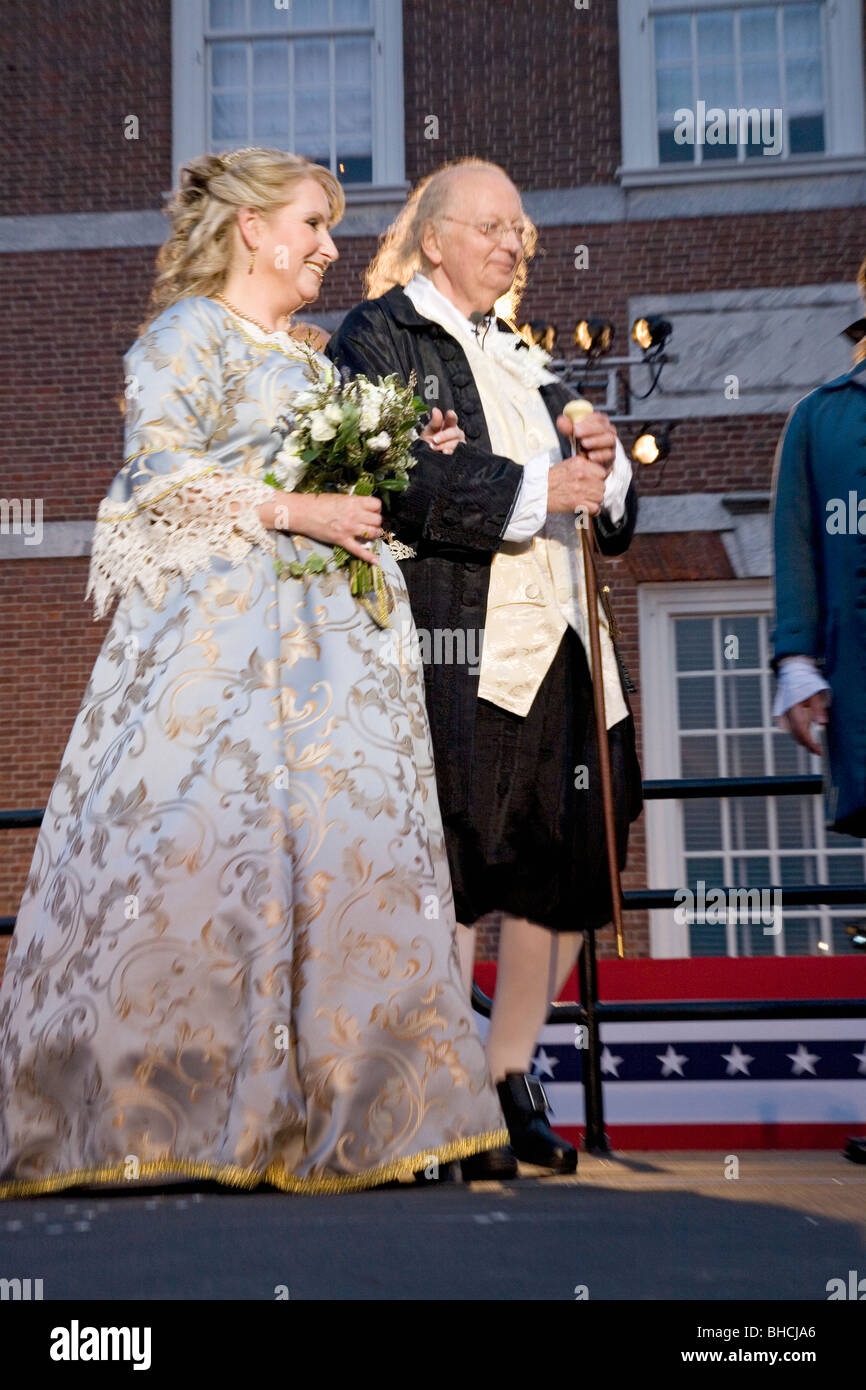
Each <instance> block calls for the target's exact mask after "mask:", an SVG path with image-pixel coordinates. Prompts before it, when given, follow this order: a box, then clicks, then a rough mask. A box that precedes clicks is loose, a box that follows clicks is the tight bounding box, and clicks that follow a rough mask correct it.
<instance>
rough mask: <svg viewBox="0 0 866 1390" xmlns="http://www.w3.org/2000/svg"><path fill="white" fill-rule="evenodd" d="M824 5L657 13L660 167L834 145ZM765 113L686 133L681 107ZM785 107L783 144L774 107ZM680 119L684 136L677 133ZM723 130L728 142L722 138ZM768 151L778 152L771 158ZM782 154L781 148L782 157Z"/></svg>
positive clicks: (654, 28)
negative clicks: (760, 117)
mask: <svg viewBox="0 0 866 1390" xmlns="http://www.w3.org/2000/svg"><path fill="white" fill-rule="evenodd" d="M824 10H825V6H824V4H823V3H817V2H816V0H807V3H799V2H798V0H793V3H785V4H777V5H756V6H733V5H732V6H728V7H724V6H720V7H719V8H712V9H709V8H700V9H693V10H683V11H674V12H672V13H667V12H666V13H656V14H654V15H653V17H652V31H653V46H654V66H655V93H656V123H657V132H658V159H659V163H660V164H679V163H689V164H705V163H707V162H709V161H716V160H727V161H737V160H745V159H748V158H752V157H758V158H760V159H762V160H764V159H772V158H775V157H779V158H785V157H787V156H796V155H808V154H820V153H823V152H824V151H825V149H826V148H827V131H826V129H825V126H826V80H825V72H824V68H825V41H824V24H825V14H824ZM699 103H703V110H704V111H705V112H707V113H709V112H711V111H712V110H716V111H724V112H725V113H726V116H727V113H729V112H730V111H732V110H735V111H754V112H757V113H766V115H764V116H763V124H762V126H761V127H760V128H759V126H758V123H757V121H755V120H754V119H752V120H750V121H749V122H748V127H746V123H745V121H742V123H741V122H739V121H738V122H737V125H736V127H734V125H733V123H732V122H731V121H730V120H726V122H725V126H724V129H723V128H722V127H721V126H720V125H719V124H718V123H717V125H716V128H715V129H714V130H711V129H709V128H708V129H707V130H706V136H707V138H706V139H703V140H702V139H701V138H700V135H698V137H697V138H695V139H684V138H683V127H682V123H681V122H678V121H677V120H676V112H677V111H682V110H690V111H692V112H693V113H695V119H696V121H697V119H698V113H699V109H700V108H699ZM776 111H780V112H781V122H780V127H779V134H778V140H777V139H776V133H775V129H774V127H773V126H772V125H771V120H772V119H773V117H772V113H775V112H776ZM678 125H679V129H680V137H679V139H678V138H677V127H678ZM721 133H724V136H725V138H724V139H718V136H719V135H720V134H721ZM765 149H768V150H772V151H773V153H769V154H765V153H764V151H765ZM775 151H778V154H776V153H775Z"/></svg>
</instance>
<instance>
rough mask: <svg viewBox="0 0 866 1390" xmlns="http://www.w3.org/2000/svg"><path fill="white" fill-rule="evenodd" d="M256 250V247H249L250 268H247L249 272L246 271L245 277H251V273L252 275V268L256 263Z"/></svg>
mask: <svg viewBox="0 0 866 1390" xmlns="http://www.w3.org/2000/svg"><path fill="white" fill-rule="evenodd" d="M257 250H258V247H256V246H251V247H250V268H249V270H248V271H247V275H252V273H253V266H254V265H255V263H256V251H257Z"/></svg>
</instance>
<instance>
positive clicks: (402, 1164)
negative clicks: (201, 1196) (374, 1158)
mask: <svg viewBox="0 0 866 1390" xmlns="http://www.w3.org/2000/svg"><path fill="white" fill-rule="evenodd" d="M507 1143H508V1130H507V1129H493V1130H490V1131H489V1132H488V1133H487V1134H476V1135H474V1136H473V1137H472V1138H471V1139H457V1140H454V1141H453V1142H452V1143H450V1144H443V1145H442V1146H441V1147H440V1148H438V1149H427V1150H425V1151H424V1152H423V1153H418V1154H412V1155H411V1156H410V1157H408V1158H397V1159H394V1160H393V1161H392V1162H391V1163H383V1164H380V1166H379V1167H378V1168H368V1169H367V1171H366V1172H364V1173H357V1174H355V1175H354V1176H353V1177H348V1176H345V1177H344V1176H338V1175H337V1174H334V1176H333V1177H329V1178H296V1177H295V1176H294V1175H293V1174H292V1173H287V1172H286V1171H285V1167H284V1165H283V1164H282V1163H269V1164H268V1166H267V1168H264V1169H262V1170H261V1171H257V1170H256V1169H254V1168H240V1167H238V1166H237V1165H236V1164H233V1163H210V1162H207V1161H204V1162H196V1161H195V1160H194V1159H184V1158H160V1159H155V1160H154V1161H153V1162H152V1163H142V1164H141V1166H140V1168H139V1170H138V1177H137V1178H128V1177H126V1176H125V1172H124V1169H125V1167H126V1164H125V1163H124V1162H119V1163H109V1164H106V1165H105V1166H104V1167H101V1168H73V1169H71V1170H70V1171H69V1172H66V1173H55V1174H54V1175H53V1176H52V1177H49V1178H16V1179H14V1180H13V1181H11V1182H2V1183H0V1201H3V1200H9V1199H10V1198H14V1197H40V1196H46V1195H47V1194H49V1193H51V1192H62V1191H64V1189H65V1188H67V1187H79V1186H81V1185H82V1184H86V1183H114V1182H116V1183H117V1184H118V1185H120V1186H122V1187H126V1188H128V1189H129V1191H130V1192H133V1191H134V1190H135V1188H136V1185H137V1184H138V1183H139V1182H140V1181H141V1179H142V1178H158V1177H164V1176H168V1175H170V1174H171V1175H174V1176H175V1177H184V1178H191V1179H193V1180H194V1179H196V1178H202V1179H212V1180H214V1181H216V1182H221V1183H224V1184H225V1185H226V1187H241V1188H247V1189H252V1188H254V1187H259V1186H260V1184H261V1183H265V1182H267V1183H270V1184H271V1185H272V1186H273V1187H276V1188H279V1190H280V1191H281V1192H310V1193H316V1192H317V1193H322V1194H327V1193H337V1192H359V1191H361V1190H362V1189H363V1188H365V1187H376V1186H378V1185H379V1184H381V1183H385V1182H394V1181H395V1180H396V1179H398V1178H408V1177H411V1176H412V1174H413V1173H416V1172H421V1171H422V1170H423V1169H424V1168H426V1167H428V1166H429V1164H430V1163H431V1162H432V1161H433V1160H435V1161H436V1162H439V1163H450V1162H451V1160H452V1159H455V1158H469V1157H471V1155H472V1154H476V1153H483V1152H484V1151H485V1150H487V1149H498V1148H502V1147H503V1146H504V1145H505V1144H507ZM142 1191H144V1192H146V1191H147V1188H146V1187H144V1188H142Z"/></svg>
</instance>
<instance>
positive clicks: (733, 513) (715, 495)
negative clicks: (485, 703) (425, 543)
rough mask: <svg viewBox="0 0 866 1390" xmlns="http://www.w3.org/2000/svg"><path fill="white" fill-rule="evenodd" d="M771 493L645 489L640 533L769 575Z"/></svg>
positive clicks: (47, 541)
mask: <svg viewBox="0 0 866 1390" xmlns="http://www.w3.org/2000/svg"><path fill="white" fill-rule="evenodd" d="M769 508H770V494H769V492H745V493H723V492H689V493H675V494H662V495H661V496H658V497H654V496H650V495H647V494H646V493H644V494H643V495H642V497H641V501H640V512H639V515H638V524H637V530H638V534H640V535H661V534H673V533H682V532H689V533H694V532H696V531H697V532H700V531H720V532H722V541H723V544H724V546H725V549H726V550H727V552H728V555H729V557H730V560H731V565H732V567H733V569H734V572H735V574H736V575H737V578H738V579H749V578H755V577H764V576H766V575H768V574H770V573H771V566H770V554H771V546H770V539H771V538H770V516H769ZM92 535H93V522H92V521H46V522H44V523H43V526H42V539H41V541H40V543H39V544H38V545H33V544H30V545H28V544H26V540H27V539H28V538H27V537H24V536H13V535H4V534H0V560H59V559H65V558H67V557H69V556H76V555H89V554H90V542H91V537H92Z"/></svg>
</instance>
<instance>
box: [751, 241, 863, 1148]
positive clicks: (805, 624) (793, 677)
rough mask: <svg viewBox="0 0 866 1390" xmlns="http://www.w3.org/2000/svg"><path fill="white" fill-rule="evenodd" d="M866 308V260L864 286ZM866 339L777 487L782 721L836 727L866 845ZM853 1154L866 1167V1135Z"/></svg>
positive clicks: (831, 788)
mask: <svg viewBox="0 0 866 1390" xmlns="http://www.w3.org/2000/svg"><path fill="white" fill-rule="evenodd" d="M857 284H858V286H859V289H860V293H861V295H862V296H863V300H864V303H866V261H864V262H863V264H862V265H861V267H860V271H859V274H858V276H857ZM864 426H866V339H864V338H861V339H860V341H859V342H858V344H857V347H856V348H855V351H854V366H853V368H852V369H851V371H849V372H845V373H844V375H842V376H839V377H836V379H835V380H834V381H830V382H827V384H826V385H824V386H819V387H818V389H817V390H816V391H812V392H811V393H810V394H809V395H808V396H804V397H803V399H802V400H801V401H798V403H797V405H796V406H795V407H794V409H793V410H792V412H791V414H790V415H789V417H788V420H787V423H786V425H785V430H784V433H783V435H782V438H781V440H780V441H779V448H778V450H777V454H776V467H775V476H774V480H773V530H774V551H775V575H776V628H775V632H774V634H773V667H774V669H775V671H776V674H777V676H778V688H777V690H776V699H775V701H774V704H773V714H774V715H776V716H777V717H779V718H780V719H781V721H782V725H783V727H785V728H786V729H788V731H789V732H790V733H791V735H792V737H793V738H795V739H796V740H797V742H798V743H800V744H802V746H803V747H804V748H807V749H808V750H809V752H810V753H817V754H819V755H823V754H824V752H825V749H824V747H822V745H821V742H820V741H819V739H818V738H817V737H816V735H815V733H814V731H813V725H814V724H818V725H821V726H826V755H827V761H826V776H825V787H824V790H825V802H824V805H825V816H826V821H827V824H828V826H829V828H830V829H831V830H834V831H836V833H837V834H840V835H850V836H852V837H854V838H855V839H863V838H864V837H866V701H864V699H863V672H864V670H866V520H864V516H863V513H864V511H866V505H864V502H863V501H862V500H858V499H861V496H862V492H863V486H864V483H863V480H864V477H866V433H864ZM845 1152H846V1155H847V1157H848V1158H850V1159H852V1160H853V1161H854V1162H855V1163H866V1137H864V1136H861V1137H855V1138H851V1139H849V1141H848V1145H847V1147H846V1150H845Z"/></svg>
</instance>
